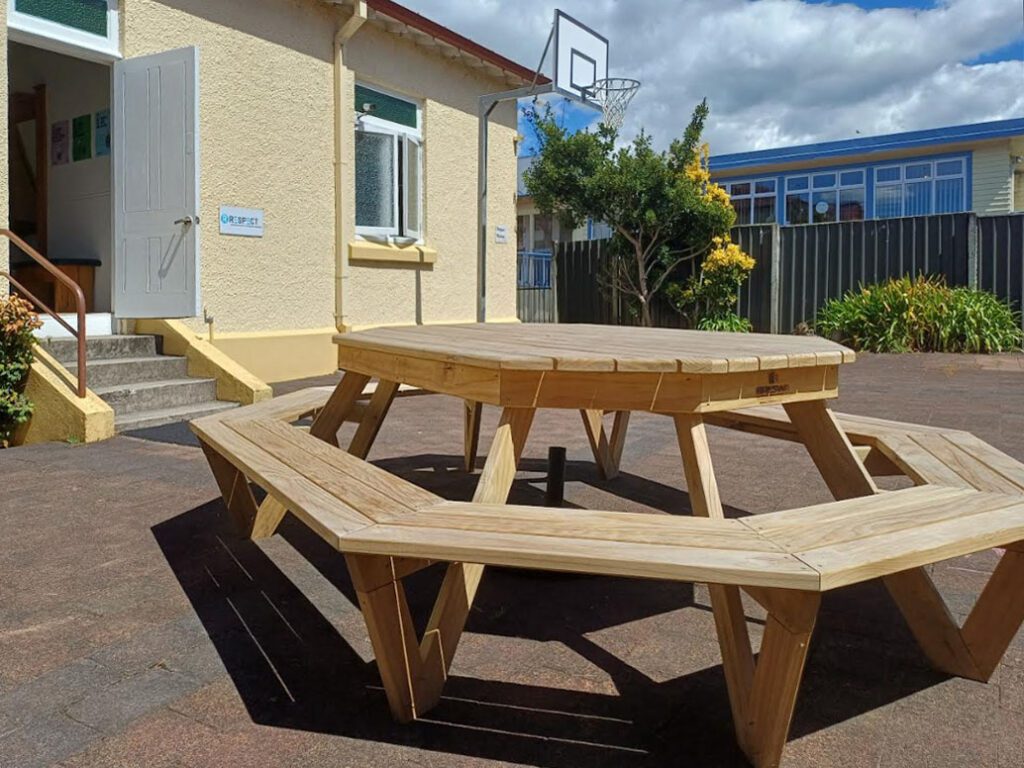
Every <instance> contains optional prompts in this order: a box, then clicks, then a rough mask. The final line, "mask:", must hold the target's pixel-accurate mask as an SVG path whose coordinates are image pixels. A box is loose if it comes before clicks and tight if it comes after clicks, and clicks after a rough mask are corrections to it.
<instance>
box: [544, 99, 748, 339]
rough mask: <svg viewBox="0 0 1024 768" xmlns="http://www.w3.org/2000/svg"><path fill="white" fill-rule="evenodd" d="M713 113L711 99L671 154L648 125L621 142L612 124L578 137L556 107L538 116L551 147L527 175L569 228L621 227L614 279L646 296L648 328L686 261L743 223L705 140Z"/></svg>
mask: <svg viewBox="0 0 1024 768" xmlns="http://www.w3.org/2000/svg"><path fill="white" fill-rule="evenodd" d="M707 116H708V106H707V100H706V99H705V100H704V101H702V102H701V103H700V104H699V105H697V108H696V109H694V111H693V117H692V118H691V120H690V124H689V125H688V126H687V128H686V131H685V132H684V133H683V135H682V137H680V138H678V139H676V140H674V141H673V142H672V144H671V145H670V146H669V148H668V150H666V151H664V152H656V151H655V150H654V147H653V145H652V141H651V137H650V136H649V135H648V134H647V133H645V132H643V131H641V133H640V135H639V136H637V137H636V138H635V139H634V140H633V142H632V143H631V144H629V145H628V146H625V147H621V148H616V140H617V138H618V135H617V133H616V131H615V130H613V129H612V128H610V127H608V126H607V125H604V124H603V123H602V124H600V125H599V126H598V128H597V130H596V131H595V132H593V133H590V132H579V133H575V134H570V133H569V132H568V131H567V130H566V129H565V128H563V127H562V126H560V125H559V124H558V123H557V121H556V120H555V119H554V117H553V116H552V114H551V111H550V109H549V110H545V111H544V112H534V113H533V114H532V117H531V119H532V122H533V125H534V128H535V130H536V131H537V136H538V139H539V142H540V146H541V151H540V154H539V156H538V158H537V160H536V162H535V163H534V164H533V166H532V167H531V168H530V169H529V170H527V171H526V173H525V176H524V181H525V185H526V190H527V192H529V194H531V195H532V196H533V198H534V201H535V202H536V204H537V207H538V208H539V209H540V211H541V212H542V213H549V214H554V215H556V216H558V218H559V219H560V220H561V221H562V222H564V223H565V224H566V225H568V226H571V227H578V226H580V225H581V224H582V223H583V222H585V221H586V220H587V219H588V218H590V219H594V220H595V221H603V222H604V223H606V224H607V225H608V226H609V227H610V228H611V230H612V232H613V236H612V244H611V246H612V247H611V253H612V260H611V266H610V272H609V274H608V276H607V278H606V279H607V280H608V281H609V282H610V283H611V284H612V285H613V286H615V287H616V288H617V289H618V290H620V291H622V292H624V293H626V294H628V295H630V296H632V297H633V298H635V299H636V301H637V302H638V303H639V305H640V315H641V318H642V321H643V324H644V325H647V326H649V325H651V324H652V317H651V302H652V300H653V299H654V297H655V295H656V294H657V293H658V292H659V291H660V290H661V289H662V288H663V287H664V286H665V284H666V282H667V281H669V280H670V278H671V276H672V274H673V272H674V271H675V269H676V267H678V266H679V265H680V264H681V263H682V262H684V261H686V260H688V259H695V258H698V257H700V256H702V255H704V254H705V253H707V252H708V251H709V250H710V249H711V247H712V241H713V239H714V238H716V237H720V238H727V237H728V232H729V229H730V228H731V227H732V225H733V223H734V221H735V219H736V214H735V212H734V211H733V209H732V206H731V205H730V203H729V196H728V194H726V192H725V190H723V189H722V188H721V187H719V186H718V185H717V184H715V183H714V182H712V181H711V177H710V174H709V172H708V150H707V147H706V146H702V145H701V135H702V134H703V132H704V123H705V121H706V120H707Z"/></svg>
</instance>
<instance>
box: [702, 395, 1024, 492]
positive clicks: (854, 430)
mask: <svg viewBox="0 0 1024 768" xmlns="http://www.w3.org/2000/svg"><path fill="white" fill-rule="evenodd" d="M835 416H836V419H837V420H838V421H839V424H840V426H841V427H842V429H843V431H844V432H845V433H846V436H847V437H848V438H849V439H850V442H851V443H852V444H853V445H854V446H860V447H862V448H864V449H866V450H864V451H863V452H861V454H860V455H861V456H862V458H863V459H864V465H865V467H866V468H867V469H868V471H870V472H872V474H876V475H886V474H894V473H898V474H905V475H907V476H908V477H909V478H910V479H911V480H913V481H914V483H915V484H917V485H929V484H930V485H947V486H954V487H963V488H974V489H977V490H979V491H990V492H993V493H1010V494H1013V493H1024V464H1022V463H1021V462H1019V461H1017V460H1016V459H1014V458H1013V457H1012V456H1008V455H1007V454H1005V453H1003V452H1002V451H1000V450H998V449H997V448H994V447H993V446H991V445H989V444H988V443H986V442H985V441H983V440H980V439H979V438H977V437H975V436H974V435H972V434H971V433H969V432H964V431H962V430H958V429H949V428H945V427H934V426H925V425H922V424H908V423H906V422H899V421H887V420H885V419H876V418H872V417H869V416H856V415H851V414H845V413H837V414H835ZM705 421H706V422H707V423H709V424H714V425H716V426H720V427H726V428H729V429H737V430H741V431H745V432H753V433H756V434H761V435H766V436H768V437H776V438H780V439H783V440H793V441H797V442H799V441H800V435H799V433H798V431H797V429H796V427H795V426H794V425H793V423H792V422H791V421H790V419H789V417H788V416H787V414H786V410H785V409H784V408H783V407H782V406H759V407H757V408H747V409H744V410H742V411H728V412H724V413H714V414H707V415H706V416H705Z"/></svg>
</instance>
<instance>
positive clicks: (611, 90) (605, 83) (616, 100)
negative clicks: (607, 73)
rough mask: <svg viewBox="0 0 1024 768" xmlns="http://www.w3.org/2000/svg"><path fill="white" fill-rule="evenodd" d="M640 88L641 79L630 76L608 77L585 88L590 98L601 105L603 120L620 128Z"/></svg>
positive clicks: (611, 126)
mask: <svg viewBox="0 0 1024 768" xmlns="http://www.w3.org/2000/svg"><path fill="white" fill-rule="evenodd" d="M639 89H640V81H639V80H633V79H632V78H629V77H607V78H605V79H604V80H598V81H597V82H596V83H594V84H593V85H592V86H590V87H589V88H586V89H584V94H585V95H586V97H587V98H588V99H590V100H591V101H593V102H594V103H595V104H597V105H599V106H600V107H601V111H602V112H603V117H602V118H601V122H602V123H604V124H605V125H607V126H608V127H609V128H612V129H613V130H616V131H617V130H619V129H620V128H621V127H622V122H623V121H624V120H625V119H626V110H627V109H629V103H630V102H631V101H633V97H634V96H636V92H637V91H638V90H639Z"/></svg>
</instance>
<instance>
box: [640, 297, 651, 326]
mask: <svg viewBox="0 0 1024 768" xmlns="http://www.w3.org/2000/svg"><path fill="white" fill-rule="evenodd" d="M640 320H641V322H642V323H643V326H644V328H651V327H653V326H654V318H653V317H652V316H651V301H650V297H649V296H644V297H643V298H641V299H640Z"/></svg>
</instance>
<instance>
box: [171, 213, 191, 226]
mask: <svg viewBox="0 0 1024 768" xmlns="http://www.w3.org/2000/svg"><path fill="white" fill-rule="evenodd" d="M174 223H175V224H184V225H185V226H186V227H191V226H192V224H193V223H194V222H193V219H192V217H191V216H186V217H185V218H184V219H175V220H174Z"/></svg>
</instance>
